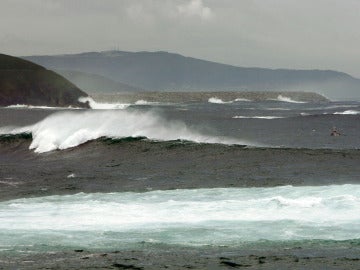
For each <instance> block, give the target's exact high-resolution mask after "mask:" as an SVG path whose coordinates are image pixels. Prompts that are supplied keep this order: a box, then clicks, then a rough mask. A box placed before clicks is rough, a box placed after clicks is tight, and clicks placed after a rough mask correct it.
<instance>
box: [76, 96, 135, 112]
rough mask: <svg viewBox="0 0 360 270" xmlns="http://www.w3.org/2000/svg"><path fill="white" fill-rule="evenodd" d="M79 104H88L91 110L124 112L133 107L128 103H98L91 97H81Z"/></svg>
mask: <svg viewBox="0 0 360 270" xmlns="http://www.w3.org/2000/svg"><path fill="white" fill-rule="evenodd" d="M79 102H82V103H86V102H88V103H89V106H90V108H91V109H95V110H123V109H126V108H127V107H129V106H130V105H131V104H128V103H98V102H96V101H95V100H93V99H92V98H91V97H80V98H79Z"/></svg>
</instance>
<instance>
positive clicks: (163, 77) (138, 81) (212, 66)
mask: <svg viewBox="0 0 360 270" xmlns="http://www.w3.org/2000/svg"><path fill="white" fill-rule="evenodd" d="M24 59H27V60H31V61H34V62H36V63H38V64H41V65H44V66H45V67H47V68H50V69H63V70H66V69H68V70H69V69H70V70H75V71H80V72H85V73H92V74H97V75H101V76H104V77H107V78H110V79H112V80H114V81H118V82H121V83H125V84H128V85H131V86H134V87H137V88H141V89H145V90H150V91H311V92H317V93H321V94H324V95H326V96H329V97H333V98H334V97H335V98H336V97H340V96H341V95H344V94H346V95H347V96H357V97H360V93H359V90H360V80H359V79H357V78H355V77H352V76H351V75H349V74H347V73H344V72H339V71H333V70H320V69H309V70H305V69H283V68H279V69H268V68H258V67H237V66H234V65H227V64H222V63H216V62H212V61H208V60H202V59H197V58H193V57H186V56H182V55H180V54H175V53H168V52H164V51H158V52H147V51H142V52H126V51H104V52H85V53H81V54H65V55H53V56H51V55H50V56H29V57H24Z"/></svg>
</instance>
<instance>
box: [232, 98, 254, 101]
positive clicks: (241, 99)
mask: <svg viewBox="0 0 360 270" xmlns="http://www.w3.org/2000/svg"><path fill="white" fill-rule="evenodd" d="M234 101H235V102H242V101H245V102H251V100H250V99H247V98H236V99H235V100H234Z"/></svg>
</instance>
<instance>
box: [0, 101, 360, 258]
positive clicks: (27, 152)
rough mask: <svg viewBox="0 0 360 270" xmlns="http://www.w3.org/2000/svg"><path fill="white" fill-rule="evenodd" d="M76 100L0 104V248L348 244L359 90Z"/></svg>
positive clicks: (353, 241)
mask: <svg viewBox="0 0 360 270" xmlns="http://www.w3.org/2000/svg"><path fill="white" fill-rule="evenodd" d="M89 101H90V102H89V103H90V106H91V107H92V109H77V108H49V107H30V106H25V105H18V106H12V107H4V108H0V134H1V135H0V165H1V170H0V196H1V197H0V239H1V241H0V253H2V254H6V256H18V255H16V254H30V253H31V254H33V253H44V252H45V253H46V252H66V251H69V250H92V251H96V250H100V251H102V252H103V251H109V250H124V251H128V250H133V251H141V250H143V249H144V246H145V247H146V248H149V247H152V248H154V247H162V248H164V247H166V248H165V249H167V248H168V247H171V248H176V247H177V248H179V250H181V249H184V248H189V249H191V250H201V249H204V248H210V249H211V248H215V249H222V248H224V247H227V248H230V249H232V250H234V249H235V250H238V249H243V248H244V247H247V248H248V247H249V246H251V248H252V249H263V248H264V247H265V246H266V247H270V248H271V247H276V249H278V248H279V247H283V246H286V247H287V248H294V247H297V248H299V247H300V248H301V247H309V246H311V247H312V249H324V248H326V247H327V246H329V247H336V248H339V247H343V246H345V247H346V248H349V249H351V250H352V251H354V250H358V248H359V246H360V242H359V239H360V226H359V225H360V182H359V181H360V168H359V164H360V163H359V161H360V151H359V149H360V102H357V101H344V102H342V101H337V102H331V101H328V102H325V101H322V102H311V101H306V102H305V101H301V100H294V99H291V98H289V97H286V96H279V97H278V98H276V99H271V100H260V101H252V100H249V99H243V98H238V99H233V100H226V101H224V100H222V99H221V98H219V97H217V96H215V95H214V97H211V98H209V99H208V100H207V101H202V102H199V101H188V100H186V99H184V100H183V101H181V102H179V100H176V102H168V101H167V102H161V101H151V102H150V101H147V100H144V99H139V100H138V101H136V102H133V103H124V102H121V101H120V100H112V101H111V102H103V101H102V102H100V101H97V102H96V101H94V100H92V99H89ZM334 130H336V132H337V133H336V134H334V133H333V134H332V132H333V131H334ZM332 135H336V136H332ZM314 245H315V247H316V248H314ZM319 247H321V248H319ZM315 253H316V252H315ZM315 253H314V254H315ZM4 256H5V255H4ZM0 257H1V256H0Z"/></svg>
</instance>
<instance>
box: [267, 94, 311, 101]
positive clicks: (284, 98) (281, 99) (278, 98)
mask: <svg viewBox="0 0 360 270" xmlns="http://www.w3.org/2000/svg"><path fill="white" fill-rule="evenodd" d="M273 100H276V101H281V102H289V103H307V102H305V101H297V100H293V99H291V98H289V97H285V96H282V95H278V97H277V98H276V99H273Z"/></svg>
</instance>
